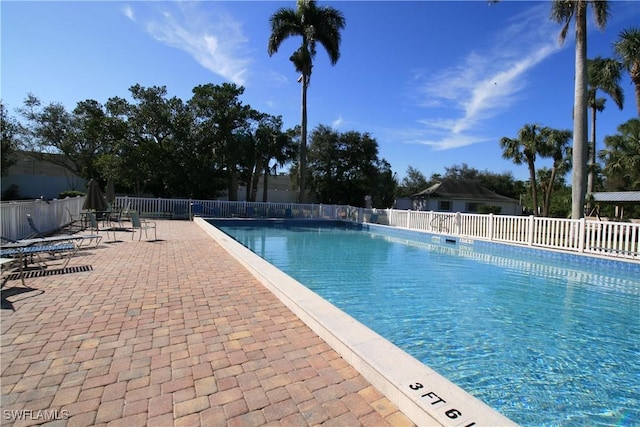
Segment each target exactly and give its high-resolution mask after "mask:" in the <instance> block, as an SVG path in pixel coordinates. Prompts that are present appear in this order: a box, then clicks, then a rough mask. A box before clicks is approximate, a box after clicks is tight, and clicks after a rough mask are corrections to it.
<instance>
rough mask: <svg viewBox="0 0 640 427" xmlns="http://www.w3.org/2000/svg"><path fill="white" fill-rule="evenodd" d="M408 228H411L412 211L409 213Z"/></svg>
mask: <svg viewBox="0 0 640 427" xmlns="http://www.w3.org/2000/svg"><path fill="white" fill-rule="evenodd" d="M407 228H411V211H410V210H409V211H407Z"/></svg>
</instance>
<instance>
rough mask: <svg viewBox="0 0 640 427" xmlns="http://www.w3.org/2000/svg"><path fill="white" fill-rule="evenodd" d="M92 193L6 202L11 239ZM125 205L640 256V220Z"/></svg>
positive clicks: (150, 201)
mask: <svg viewBox="0 0 640 427" xmlns="http://www.w3.org/2000/svg"><path fill="white" fill-rule="evenodd" d="M83 202H84V197H76V198H67V199H64V200H51V201H48V202H45V201H40V200H35V201H25V202H8V203H2V204H0V214H1V218H0V224H1V226H2V236H3V237H8V238H11V239H18V238H23V237H25V236H27V235H29V234H31V229H30V228H29V225H28V223H27V221H26V214H31V216H32V217H33V219H34V222H35V223H36V226H37V227H38V228H39V229H40V230H41V231H43V232H51V231H54V230H56V229H59V228H61V227H63V226H65V225H66V224H68V223H69V222H70V221H71V218H70V216H69V212H71V215H73V216H76V217H77V216H79V215H80V212H81V210H82V204H83ZM116 204H117V206H118V207H119V208H120V209H123V210H125V211H126V210H135V211H137V212H139V213H140V216H142V217H146V218H166V219H183V220H186V219H192V218H193V217H194V216H203V217H216V218H316V219H344V220H349V221H356V222H362V223H378V224H382V225H389V226H392V227H399V228H404V229H410V230H416V231H425V232H429V233H435V234H445V235H451V236H459V237H468V238H473V239H480V240H488V241H495V242H502V243H512V244H518V245H526V246H532V247H540V248H548V249H557V250H562V251H569V252H575V253H590V254H597V255H600V256H606V257H615V258H624V259H629V260H635V261H640V246H639V243H638V242H639V239H640V223H628V222H612V221H592V220H585V219H584V218H583V219H579V220H572V219H562V218H541V217H534V216H510V215H494V214H488V215H484V214H469V213H464V214H463V213H452V212H432V211H431V212H426V211H409V210H396V209H363V208H355V207H353V206H342V205H323V204H297V203H270V202H245V201H238V202H232V201H224V200H194V199H160V198H142V197H117V199H116Z"/></svg>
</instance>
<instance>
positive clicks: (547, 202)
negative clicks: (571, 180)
mask: <svg viewBox="0 0 640 427" xmlns="http://www.w3.org/2000/svg"><path fill="white" fill-rule="evenodd" d="M557 170H558V168H557V167H556V163H555V162H553V166H552V167H551V176H550V177H549V186H548V188H547V194H545V195H544V206H543V208H542V216H544V217H548V216H549V211H550V210H551V193H552V192H553V183H554V182H555V180H556V173H557V172H556V171H557Z"/></svg>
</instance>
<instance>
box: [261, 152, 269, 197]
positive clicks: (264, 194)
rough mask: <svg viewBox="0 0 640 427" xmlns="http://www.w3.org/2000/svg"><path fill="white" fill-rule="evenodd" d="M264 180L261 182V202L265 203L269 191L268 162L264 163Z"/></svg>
mask: <svg viewBox="0 0 640 427" xmlns="http://www.w3.org/2000/svg"><path fill="white" fill-rule="evenodd" d="M263 170H264V179H263V180H262V201H263V202H266V201H267V191H268V189H269V184H268V181H267V180H268V179H269V161H266V162H264V167H263Z"/></svg>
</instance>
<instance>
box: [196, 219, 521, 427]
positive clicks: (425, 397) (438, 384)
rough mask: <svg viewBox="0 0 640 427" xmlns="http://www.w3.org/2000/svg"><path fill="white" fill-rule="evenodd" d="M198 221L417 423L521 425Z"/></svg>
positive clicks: (222, 234) (440, 424)
mask: <svg viewBox="0 0 640 427" xmlns="http://www.w3.org/2000/svg"><path fill="white" fill-rule="evenodd" d="M194 222H195V223H196V224H197V225H198V226H200V227H201V228H202V229H203V230H204V231H205V232H206V233H207V234H208V235H209V236H210V237H212V238H213V239H214V240H215V241H216V242H217V243H218V244H219V245H220V246H222V247H223V248H224V249H225V250H226V251H227V252H228V253H229V254H231V255H232V256H233V257H234V258H235V259H236V260H238V261H239V262H240V263H241V264H242V265H243V266H244V267H245V268H246V269H247V270H248V271H249V272H251V274H252V275H253V276H254V277H256V278H257V279H258V280H259V281H260V282H261V283H262V284H263V285H264V286H265V287H266V288H267V289H269V290H270V291H271V292H272V293H273V294H274V295H276V296H277V297H278V298H279V299H280V300H281V301H282V302H283V303H284V304H285V305H286V306H287V307H288V308H289V309H290V310H291V311H292V312H293V313H295V314H296V315H297V316H298V317H299V318H300V320H302V321H303V322H305V323H306V324H307V326H309V327H310V328H311V329H312V330H313V331H314V332H315V333H316V334H318V336H320V338H322V339H323V340H325V341H326V342H327V344H329V345H330V346H331V347H332V348H333V349H334V350H335V351H336V352H338V354H340V355H341V356H342V357H343V358H344V359H345V360H346V361H347V362H348V363H349V364H351V366H353V367H354V368H355V369H356V370H357V371H358V372H360V374H362V375H363V376H364V377H365V378H366V379H367V380H368V381H369V382H370V383H371V384H372V385H373V386H374V387H376V388H377V389H378V390H380V392H381V393H383V394H384V395H385V396H386V397H387V398H388V399H389V400H390V401H391V402H393V403H394V404H395V405H396V406H397V407H398V409H400V411H402V412H403V413H404V414H405V415H406V416H407V417H408V418H409V419H411V420H412V421H413V422H414V423H415V424H416V425H418V426H464V427H471V426H515V425H517V424H516V423H514V422H513V421H511V420H510V419H508V418H506V417H505V416H504V415H502V414H500V413H499V412H498V411H496V410H494V409H493V408H491V407H490V406H488V405H487V404H485V403H484V402H482V401H481V400H479V399H477V398H476V397H474V396H472V395H471V394H469V393H468V392H466V391H464V390H463V389H462V388H460V387H459V386H457V385H455V384H454V383H452V382H451V381H449V380H447V379H446V378H445V377H443V376H442V375H440V374H438V373H437V372H435V371H434V370H433V369H431V368H429V367H428V366H426V365H424V364H423V363H422V362H420V361H419V360H417V359H416V358H414V357H413V356H411V355H409V354H408V353H406V352H404V351H403V350H401V349H400V348H398V347H397V346H396V345H394V344H392V343H391V342H389V341H388V340H386V339H384V338H383V337H381V336H380V335H378V334H377V333H375V332H374V331H372V330H371V329H369V328H368V327H366V326H365V325H363V324H362V323H360V322H358V321H357V320H355V319H354V318H352V317H351V316H349V315H347V314H346V313H344V312H343V311H342V310H340V309H338V308H337V307H335V306H334V305H333V304H331V303H329V302H328V301H326V300H325V299H323V298H321V297H320V296H319V295H317V294H316V293H315V292H313V291H311V290H309V289H308V288H307V287H305V286H304V285H302V284H301V283H300V282H298V281H296V280H295V279H293V278H292V277H290V276H289V275H287V274H286V273H284V272H282V271H281V270H279V269H278V268H276V267H275V266H273V265H272V264H270V263H269V262H267V261H265V260H264V259H262V258H260V257H259V256H258V255H256V254H255V253H253V252H252V251H251V250H249V249H248V248H246V247H244V246H243V245H242V244H240V243H238V242H237V241H236V240H234V239H233V238H231V237H229V236H228V235H226V234H225V233H223V232H222V231H220V230H219V229H217V228H216V227H214V226H213V225H211V224H209V223H208V222H207V221H206V220H205V219H203V218H194Z"/></svg>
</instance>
